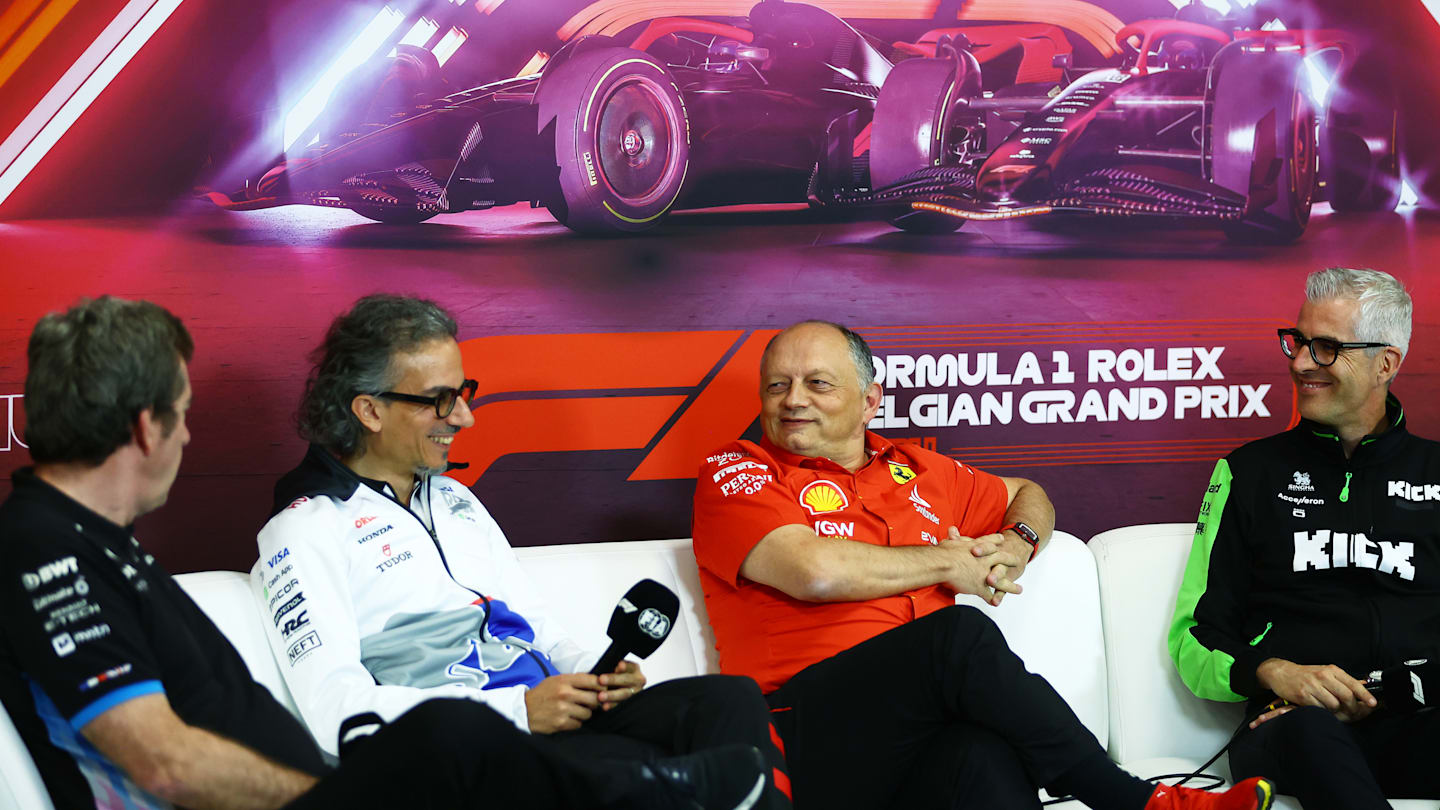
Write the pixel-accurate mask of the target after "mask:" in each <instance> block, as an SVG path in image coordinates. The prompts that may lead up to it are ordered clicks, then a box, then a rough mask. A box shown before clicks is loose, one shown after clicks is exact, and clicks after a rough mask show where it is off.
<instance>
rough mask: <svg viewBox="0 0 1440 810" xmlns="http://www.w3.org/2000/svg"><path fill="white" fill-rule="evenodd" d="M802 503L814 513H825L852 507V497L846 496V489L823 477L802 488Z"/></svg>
mask: <svg viewBox="0 0 1440 810" xmlns="http://www.w3.org/2000/svg"><path fill="white" fill-rule="evenodd" d="M800 505H801V506H803V507H805V508H806V509H808V510H810V514H812V515H823V514H825V513H826V512H839V511H841V510H843V509H848V508H850V499H849V498H847V497H845V491H844V490H842V489H841V488H840V487H838V486H836V485H835V484H834V483H832V482H830V481H826V480H825V479H823V478H822V479H820V480H819V481H811V482H810V483H809V484H806V485H805V488H804V489H802V490H800Z"/></svg>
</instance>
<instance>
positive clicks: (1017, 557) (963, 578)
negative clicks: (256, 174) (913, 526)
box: [938, 526, 1031, 605]
mask: <svg viewBox="0 0 1440 810" xmlns="http://www.w3.org/2000/svg"><path fill="white" fill-rule="evenodd" d="M938 548H942V549H945V550H947V551H949V552H952V553H953V554H954V557H953V558H952V568H951V570H952V574H951V576H950V579H949V580H948V583H947V584H949V585H950V587H951V588H954V589H955V591H956V592H957V593H970V594H975V595H976V596H979V597H980V598H981V599H984V600H985V601H986V602H989V603H990V604H992V605H999V604H1000V600H1002V599H1004V598H1005V594H1007V593H1014V594H1018V593H1020V592H1021V591H1023V590H1024V588H1022V587H1021V586H1020V585H1019V584H1018V583H1017V582H1016V580H1018V579H1020V575H1021V574H1024V573H1025V564H1026V563H1027V562H1029V560H1030V552H1031V547H1030V544H1029V543H1026V542H1025V541H1024V540H1021V539H1020V538H1019V537H1007V536H1006V535H1005V534H1004V533H1003V532H997V533H995V534H987V535H984V536H981V537H966V536H965V535H963V534H961V533H960V530H959V529H957V528H955V527H954V526H951V527H950V531H949V533H948V536H947V537H946V538H945V539H944V540H941V541H940V543H939V545H938Z"/></svg>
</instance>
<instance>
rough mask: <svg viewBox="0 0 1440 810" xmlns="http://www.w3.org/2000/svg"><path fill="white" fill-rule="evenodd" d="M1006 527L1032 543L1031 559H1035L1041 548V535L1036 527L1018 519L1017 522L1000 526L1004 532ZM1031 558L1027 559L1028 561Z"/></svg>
mask: <svg viewBox="0 0 1440 810" xmlns="http://www.w3.org/2000/svg"><path fill="white" fill-rule="evenodd" d="M1006 529H1009V530H1010V531H1012V532H1015V533H1016V534H1018V535H1020V539H1021V540H1024V541H1025V542H1027V543H1029V544H1030V560H1033V559H1035V552H1037V551H1039V550H1040V535H1039V534H1038V533H1037V532H1036V531H1035V530H1034V529H1032V528H1030V527H1029V526H1026V525H1025V524H1024V523H1020V522H1018V521H1017V522H1015V523H1007V524H1005V525H1004V526H1001V527H1000V531H1002V532H1004V531H1005V530H1006ZM1030 560H1026V562H1029V561H1030Z"/></svg>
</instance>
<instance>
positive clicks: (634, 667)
mask: <svg viewBox="0 0 1440 810" xmlns="http://www.w3.org/2000/svg"><path fill="white" fill-rule="evenodd" d="M644 688H645V674H644V673H643V672H641V671H640V665H639V664H637V663H635V662H634V661H621V662H620V663H619V664H618V665H616V667H615V671H614V672H607V673H605V674H604V675H591V674H590V673H588V672H574V673H569V674H565V675H551V676H550V677H548V678H546V679H545V680H543V681H541V682H540V683H538V684H536V685H535V686H534V687H532V688H531V689H530V690H528V691H527V692H526V693H525V711H526V713H527V714H528V715H529V721H530V731H531V732H533V733H535V734H554V733H555V732H557V731H573V730H575V729H577V728H580V724H581V723H584V722H585V721H586V720H589V719H590V716H591V715H592V714H594V712H595V710H596V709H599V710H601V711H606V712H608V711H610V710H611V709H613V708H615V707H616V706H618V705H620V703H621V702H623V701H626V700H629V699H630V698H632V697H635V696H636V695H637V694H639V693H640V690H641V689H644Z"/></svg>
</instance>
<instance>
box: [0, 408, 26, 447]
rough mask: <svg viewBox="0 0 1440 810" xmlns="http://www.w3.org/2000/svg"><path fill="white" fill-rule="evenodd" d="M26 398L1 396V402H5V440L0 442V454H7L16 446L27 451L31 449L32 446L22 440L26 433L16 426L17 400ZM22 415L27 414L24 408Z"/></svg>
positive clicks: (21, 409)
mask: <svg viewBox="0 0 1440 810" xmlns="http://www.w3.org/2000/svg"><path fill="white" fill-rule="evenodd" d="M24 398H25V395H24V394H0V400H4V402H5V405H4V410H5V438H4V440H3V441H0V453H7V452H9V451H10V450H12V449H14V448H15V447H16V446H19V447H21V448H24V449H27V450H28V449H29V448H30V445H28V444H26V443H25V441H24V440H23V439H21V438H20V436H21V434H22V433H24V432H25V431H24V430H23V429H22V428H20V427H19V426H18V425H16V424H15V400H17V399H24ZM20 413H21V415H24V413H25V408H24V407H23V406H22V407H21V408H20Z"/></svg>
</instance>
